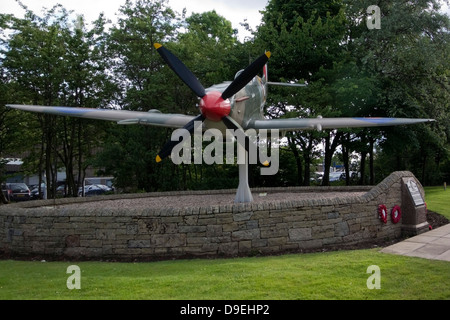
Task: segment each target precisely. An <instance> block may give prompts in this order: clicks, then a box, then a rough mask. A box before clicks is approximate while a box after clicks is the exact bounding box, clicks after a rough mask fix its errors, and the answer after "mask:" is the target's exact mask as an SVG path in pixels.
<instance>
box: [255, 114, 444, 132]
mask: <svg viewBox="0 0 450 320" xmlns="http://www.w3.org/2000/svg"><path fill="white" fill-rule="evenodd" d="M433 121H435V120H433V119H410V118H320V117H319V118H290V119H264V120H253V121H250V123H249V124H248V126H247V129H250V128H253V129H256V130H259V129H266V130H270V129H279V130H282V131H295V130H319V131H320V130H322V129H339V128H358V127H380V126H398V125H405V124H416V123H422V122H433Z"/></svg>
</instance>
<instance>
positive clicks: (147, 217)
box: [0, 172, 423, 260]
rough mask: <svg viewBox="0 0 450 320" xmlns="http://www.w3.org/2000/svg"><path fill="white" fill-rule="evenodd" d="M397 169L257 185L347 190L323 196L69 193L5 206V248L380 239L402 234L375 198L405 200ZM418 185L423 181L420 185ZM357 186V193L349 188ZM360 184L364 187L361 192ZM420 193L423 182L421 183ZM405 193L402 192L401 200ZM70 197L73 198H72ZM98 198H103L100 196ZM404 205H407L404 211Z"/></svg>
mask: <svg viewBox="0 0 450 320" xmlns="http://www.w3.org/2000/svg"><path fill="white" fill-rule="evenodd" d="M405 178H409V179H414V181H416V182H417V184H418V185H419V186H420V184H419V183H418V181H417V179H416V178H415V177H414V176H413V175H412V174H411V173H410V172H395V173H393V174H391V175H390V176H389V177H387V178H386V179H385V180H384V181H383V182H381V183H380V184H379V185H377V186H375V187H373V188H370V187H358V188H350V187H335V188H332V187H308V188H302V187H299V188H284V189H254V190H253V192H254V193H258V192H259V193H261V192H267V193H270V192H277V193H280V192H289V193H307V192H314V193H318V192H330V191H333V192H342V196H339V197H335V198H326V199H325V198H324V199H303V200H295V199H294V200H292V199H291V200H286V201H285V200H283V199H280V200H278V201H274V202H271V203H250V204H231V205H213V206H198V207H186V208H184V207H173V208H164V209H156V208H152V207H138V208H133V207H128V208H123V207H117V208H113V207H105V208H102V207H100V208H97V209H92V210H87V209H83V207H82V206H81V205H80V206H76V205H75V206H74V205H73V204H85V203H87V202H89V201H99V200H100V199H101V200H119V199H124V198H127V199H136V200H137V199H141V198H145V197H155V196H158V197H162V196H163V197H166V198H167V201H168V202H169V203H170V199H171V197H177V196H180V195H187V194H189V195H192V196H193V197H195V196H196V195H205V194H210V195H214V194H216V195H217V194H223V193H227V192H228V193H229V194H230V196H231V197H232V196H233V195H232V194H233V193H234V192H235V191H234V190H230V191H223V190H222V191H209V192H208V191H202V192H198V191H197V192H193V191H192V192H167V193H157V194H133V195H113V196H105V197H101V198H96V199H93V198H72V199H71V198H67V199H59V200H56V201H55V200H46V201H33V202H26V203H17V204H10V205H3V206H0V253H2V254H3V256H5V255H6V256H9V257H24V256H25V257H33V256H36V257H47V259H52V258H53V259H62V258H66V259H72V260H84V259H98V260H105V259H113V260H134V259H138V260H152V259H169V258H182V257H193V256H195V257H199V256H200V257H201V256H203V257H204V256H213V257H219V256H238V255H254V254H275V253H282V252H289V251H294V252H299V251H303V250H310V249H317V248H326V247H330V246H340V245H348V244H355V243H363V242H367V241H373V240H376V239H380V240H381V239H385V238H390V239H393V238H399V237H400V236H401V234H402V223H401V222H402V221H400V222H399V223H397V224H394V223H392V222H391V221H390V219H388V221H387V223H386V224H385V223H383V222H382V221H381V220H380V219H379V214H378V205H380V204H384V205H386V207H387V208H388V210H390V209H391V208H393V207H394V206H395V205H400V206H402V179H405ZM420 188H421V186H420ZM355 191H358V192H359V193H358V195H356V196H354V195H352V193H349V192H355ZM361 192H363V193H361ZM421 192H422V195H423V188H421ZM403 201H404V200H403ZM69 204H72V205H70V206H68V205H69ZM97 204H98V203H97ZM405 214H406V213H403V217H402V219H404V217H405Z"/></svg>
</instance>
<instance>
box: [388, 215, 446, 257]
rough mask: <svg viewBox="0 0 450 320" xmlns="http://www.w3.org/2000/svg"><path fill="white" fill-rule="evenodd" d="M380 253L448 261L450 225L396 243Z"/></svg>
mask: <svg viewBox="0 0 450 320" xmlns="http://www.w3.org/2000/svg"><path fill="white" fill-rule="evenodd" d="M381 252H384V253H393V254H399V255H404V256H410V257H420V258H426V259H435V260H444V261H450V224H446V225H445V226H441V227H439V228H436V229H434V230H431V231H428V232H425V233H422V234H419V235H417V236H414V237H411V238H408V239H406V240H404V241H402V242H398V243H396V244H394V245H392V246H389V247H386V248H384V249H383V250H381Z"/></svg>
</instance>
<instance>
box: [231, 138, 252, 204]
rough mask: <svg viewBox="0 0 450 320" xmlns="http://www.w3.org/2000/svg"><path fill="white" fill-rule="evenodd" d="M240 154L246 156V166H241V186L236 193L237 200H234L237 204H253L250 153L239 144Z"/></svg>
mask: <svg viewBox="0 0 450 320" xmlns="http://www.w3.org/2000/svg"><path fill="white" fill-rule="evenodd" d="M237 145H238V148H241V149H240V150H239V149H238V154H239V152H243V153H244V154H245V157H244V159H245V161H244V164H239V165H238V166H239V186H238V189H237V192H236V198H235V200H234V202H235V203H246V202H252V201H253V196H252V192H251V190H250V187H249V184H248V152H247V150H245V148H244V147H242V146H241V145H240V144H239V143H238V144H237Z"/></svg>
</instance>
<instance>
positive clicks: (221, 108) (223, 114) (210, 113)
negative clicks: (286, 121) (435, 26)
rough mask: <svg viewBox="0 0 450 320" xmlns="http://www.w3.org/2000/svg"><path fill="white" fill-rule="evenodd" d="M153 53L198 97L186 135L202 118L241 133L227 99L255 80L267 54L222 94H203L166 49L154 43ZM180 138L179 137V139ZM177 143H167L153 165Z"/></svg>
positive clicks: (249, 67) (188, 73) (266, 58)
mask: <svg viewBox="0 0 450 320" xmlns="http://www.w3.org/2000/svg"><path fill="white" fill-rule="evenodd" d="M154 46H155V48H156V50H157V52H158V53H159V54H160V55H161V57H162V58H163V59H164V61H165V62H166V63H167V64H168V65H169V67H170V68H171V69H172V70H173V71H174V72H175V73H176V74H177V75H178V77H179V78H180V79H181V80H182V81H183V82H184V83H185V84H186V85H187V86H188V87H189V88H190V89H191V90H192V91H193V92H194V93H195V94H196V95H197V96H198V97H199V98H201V100H200V104H199V108H200V112H201V114H200V115H199V116H198V117H196V118H194V119H193V120H192V121H190V122H189V123H188V124H186V125H185V126H184V129H186V130H187V131H188V132H189V133H191V134H192V133H193V132H194V122H195V121H204V120H205V119H208V120H211V121H215V122H218V121H223V123H224V124H225V126H226V127H227V128H228V129H233V130H242V132H243V129H242V127H241V126H240V125H239V124H237V123H236V122H235V121H234V120H233V119H232V118H231V117H230V116H229V114H230V112H231V103H230V101H229V98H231V97H232V96H233V95H235V94H236V93H237V92H239V90H241V89H242V88H243V87H245V85H246V84H247V83H249V82H250V81H251V80H252V79H253V77H255V76H256V75H257V74H258V72H259V70H261V69H262V68H263V67H264V65H265V64H266V63H267V61H268V60H269V58H270V52H266V53H265V54H263V55H262V56H260V57H259V58H258V59H256V60H255V61H254V62H253V63H252V64H251V65H249V66H248V67H247V68H246V69H245V70H244V71H243V72H241V73H240V74H239V75H238V76H237V77H236V79H234V81H233V82H232V83H231V84H230V85H229V86H228V87H227V88H226V89H225V91H224V92H219V91H210V92H206V90H205V88H204V87H203V85H202V84H201V83H200V81H199V80H198V79H197V78H196V77H195V75H194V74H193V73H192V72H191V71H190V70H189V68H188V67H187V66H186V65H185V64H184V63H183V62H181V60H180V59H178V58H177V57H176V56H175V55H174V54H173V53H172V52H170V51H169V50H168V49H166V48H165V47H164V46H162V45H161V44H159V43H155V44H154ZM181 139H182V138H180V140H181ZM178 143H179V141H171V140H169V141H168V142H167V143H166V144H165V145H164V146H163V148H162V149H161V151H160V153H159V154H158V155H157V156H156V162H161V161H162V159H164V158H165V157H167V156H169V155H170V154H171V153H172V149H173V148H174V147H175V146H176V145H177V144H178ZM244 147H245V149H246V150H247V151H248V150H249V139H248V137H247V136H246V139H245V146H244Z"/></svg>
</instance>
